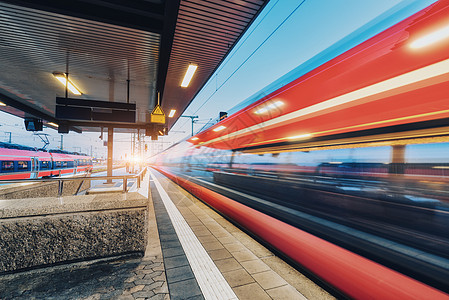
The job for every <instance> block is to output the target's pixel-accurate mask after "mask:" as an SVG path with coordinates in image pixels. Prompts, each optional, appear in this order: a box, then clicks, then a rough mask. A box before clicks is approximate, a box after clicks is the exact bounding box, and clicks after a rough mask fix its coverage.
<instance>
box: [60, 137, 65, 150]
mask: <svg viewBox="0 0 449 300" xmlns="http://www.w3.org/2000/svg"><path fill="white" fill-rule="evenodd" d="M60 147H61V150H64V136H63V135H62V134H61V146H60Z"/></svg>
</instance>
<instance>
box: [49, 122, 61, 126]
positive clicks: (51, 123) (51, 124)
mask: <svg viewBox="0 0 449 300" xmlns="http://www.w3.org/2000/svg"><path fill="white" fill-rule="evenodd" d="M47 125H50V126H53V127H59V125H58V124H56V123H53V122H48V123H47Z"/></svg>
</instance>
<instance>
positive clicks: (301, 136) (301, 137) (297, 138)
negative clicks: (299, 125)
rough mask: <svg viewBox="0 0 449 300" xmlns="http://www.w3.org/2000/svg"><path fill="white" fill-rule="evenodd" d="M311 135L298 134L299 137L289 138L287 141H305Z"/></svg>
mask: <svg viewBox="0 0 449 300" xmlns="http://www.w3.org/2000/svg"><path fill="white" fill-rule="evenodd" d="M311 136H312V135H311V134H310V133H306V134H300V135H295V136H289V137H288V139H289V140H300V139H307V138H310V137H311Z"/></svg>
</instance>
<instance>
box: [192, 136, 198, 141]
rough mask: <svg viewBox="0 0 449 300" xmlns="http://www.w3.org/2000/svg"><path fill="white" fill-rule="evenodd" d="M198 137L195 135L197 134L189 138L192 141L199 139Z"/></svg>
mask: <svg viewBox="0 0 449 300" xmlns="http://www.w3.org/2000/svg"><path fill="white" fill-rule="evenodd" d="M199 139H200V138H199V137H197V136H194V137H193V138H191V139H190V140H192V141H196V140H199Z"/></svg>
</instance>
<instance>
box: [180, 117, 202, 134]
mask: <svg viewBox="0 0 449 300" xmlns="http://www.w3.org/2000/svg"><path fill="white" fill-rule="evenodd" d="M181 118H190V120H192V136H193V124H194V123H195V119H198V116H181Z"/></svg>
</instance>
